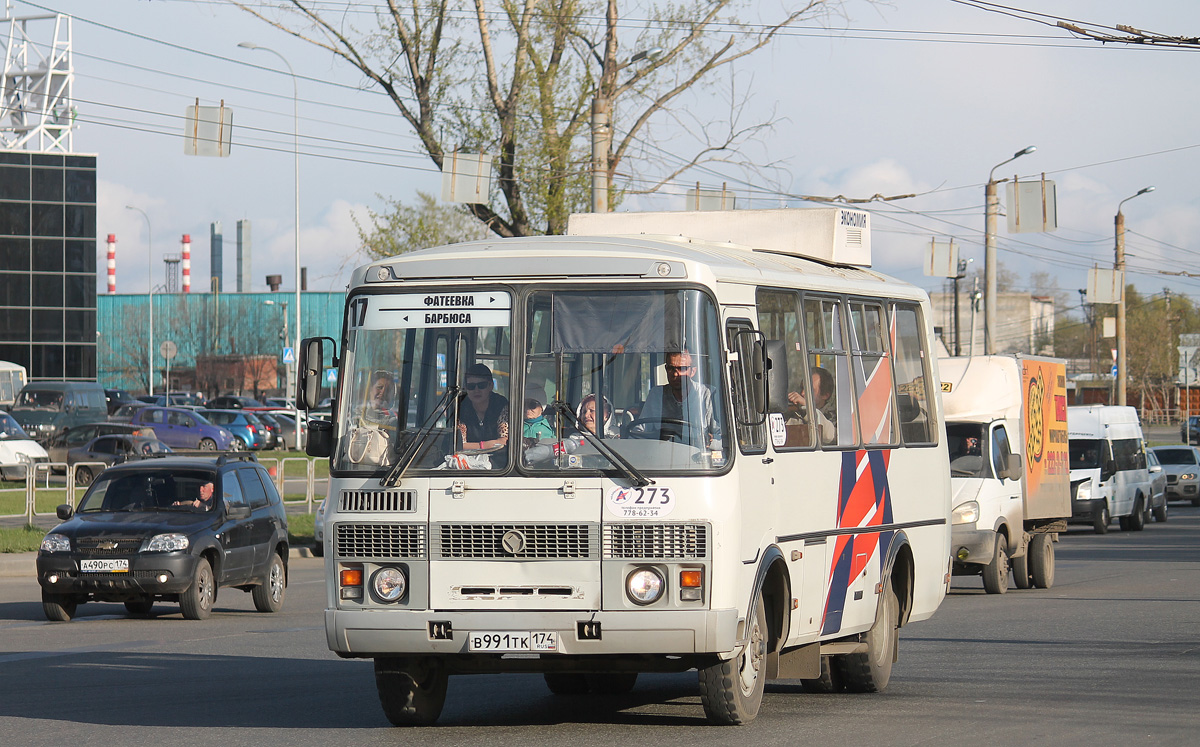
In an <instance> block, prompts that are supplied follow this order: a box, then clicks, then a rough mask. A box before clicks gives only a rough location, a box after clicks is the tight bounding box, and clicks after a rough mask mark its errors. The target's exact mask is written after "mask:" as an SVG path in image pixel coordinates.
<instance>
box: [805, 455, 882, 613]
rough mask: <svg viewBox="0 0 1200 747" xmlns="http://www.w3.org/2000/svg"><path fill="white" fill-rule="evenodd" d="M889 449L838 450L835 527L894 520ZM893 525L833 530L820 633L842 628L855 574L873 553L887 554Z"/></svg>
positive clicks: (849, 526)
mask: <svg viewBox="0 0 1200 747" xmlns="http://www.w3.org/2000/svg"><path fill="white" fill-rule="evenodd" d="M890 457H891V452H890V451H888V450H876V451H867V450H859V451H846V452H843V453H842V474H841V480H840V484H839V487H838V493H839V494H838V513H837V528H838V529H864V530H865V529H869V528H870V527H878V526H891V525H892V491H891V488H890V487H888V479H887V468H888V461H889V459H890ZM893 534H894V530H891V529H888V530H884V531H878V532H871V531H857V532H851V533H847V534H839V535H837V541H836V542H835V543H834V549H833V563H832V568H831V569H830V572H829V591H828V595H827V596H826V598H825V614H824V616H823V619H822V623H821V634H822V635H826V634H830V633H836V632H838V631H839V630H841V628H842V613H843V612H844V611H845V609H846V595H847V593H848V592H849V590H850V585H851V583H852V582H853V581H854V579H856V578H858V577H859V576H860V575H861V574H862V572H863V569H865V568H866V567H867V564H868V563H869V562H870V560H871V558H872V557H874V556H875V554H876V553H879V557H880V558H881V559H882V558H885V557H887V551H888V546H889V545H890V544H891V541H892V535H893Z"/></svg>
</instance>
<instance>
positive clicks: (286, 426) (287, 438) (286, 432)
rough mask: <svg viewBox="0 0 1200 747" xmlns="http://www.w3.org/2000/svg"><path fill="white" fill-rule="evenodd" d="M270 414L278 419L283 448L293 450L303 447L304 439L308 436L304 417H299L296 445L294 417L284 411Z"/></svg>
mask: <svg viewBox="0 0 1200 747" xmlns="http://www.w3.org/2000/svg"><path fill="white" fill-rule="evenodd" d="M271 415H272V416H273V417H274V418H275V419H276V420H277V421H279V426H280V431H281V433H282V437H283V448H285V449H289V450H291V451H295V450H297V449H303V448H304V441H305V439H307V438H308V423H307V421H305V420H304V417H303V416H301V418H300V444H299V446H297V445H296V419H295V418H293V417H292V416H291V415H290V414H288V413H286V412H273V413H271Z"/></svg>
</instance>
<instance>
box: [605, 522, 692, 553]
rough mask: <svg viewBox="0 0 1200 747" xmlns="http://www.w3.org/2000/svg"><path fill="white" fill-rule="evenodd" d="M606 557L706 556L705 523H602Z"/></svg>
mask: <svg viewBox="0 0 1200 747" xmlns="http://www.w3.org/2000/svg"><path fill="white" fill-rule="evenodd" d="M604 557H605V558H647V559H655V560H658V559H668V558H681V559H686V560H698V559H702V558H706V557H708V525H706V524H637V523H631V524H605V525H604Z"/></svg>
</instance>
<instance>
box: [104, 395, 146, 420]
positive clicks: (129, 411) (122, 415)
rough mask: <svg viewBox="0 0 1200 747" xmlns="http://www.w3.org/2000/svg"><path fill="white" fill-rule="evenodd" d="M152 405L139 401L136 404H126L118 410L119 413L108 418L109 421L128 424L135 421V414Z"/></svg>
mask: <svg viewBox="0 0 1200 747" xmlns="http://www.w3.org/2000/svg"><path fill="white" fill-rule="evenodd" d="M149 406H150V404H149V403H147V402H142V401H141V400H138V401H136V402H126V403H125V404H123V405H121V406H120V407H118V408H117V411H116V412H114V413H113V414H112V415H109V416H108V419H109V421H111V422H114V423H128V422H129V421H131V420H133V414H134V413H136V412H137V411H138V410H140V409H142V408H143V407H149Z"/></svg>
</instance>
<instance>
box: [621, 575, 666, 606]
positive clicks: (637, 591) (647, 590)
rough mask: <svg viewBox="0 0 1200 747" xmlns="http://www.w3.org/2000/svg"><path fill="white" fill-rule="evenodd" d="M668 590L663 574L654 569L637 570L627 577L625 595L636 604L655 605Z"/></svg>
mask: <svg viewBox="0 0 1200 747" xmlns="http://www.w3.org/2000/svg"><path fill="white" fill-rule="evenodd" d="M666 588H667V584H666V582H665V581H664V580H663V577H662V574H661V573H659V572H658V571H657V570H655V569H654V568H636V569H634V571H633V572H632V573H630V574H629V575H628V576H626V577H625V593H626V594H627V595H628V596H629V600H630V601H631V602H633V603H634V604H654V603H655V602H657V601H658V600H659V599H660V598H661V597H662V595H663V591H665V590H666Z"/></svg>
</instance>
